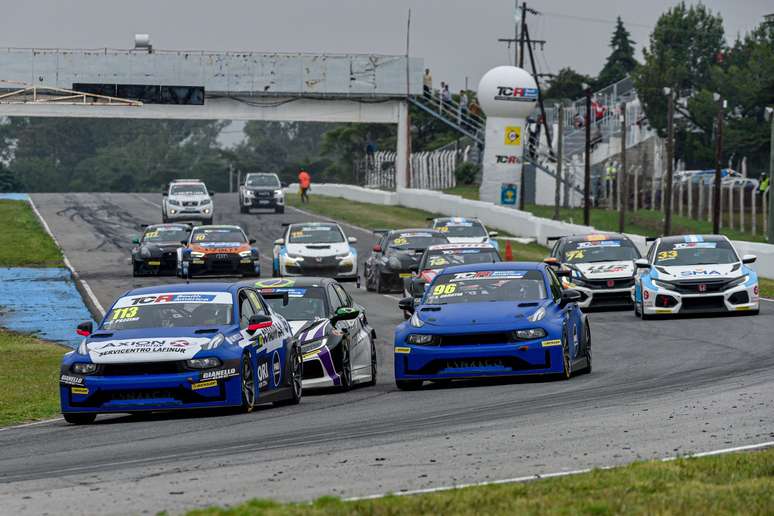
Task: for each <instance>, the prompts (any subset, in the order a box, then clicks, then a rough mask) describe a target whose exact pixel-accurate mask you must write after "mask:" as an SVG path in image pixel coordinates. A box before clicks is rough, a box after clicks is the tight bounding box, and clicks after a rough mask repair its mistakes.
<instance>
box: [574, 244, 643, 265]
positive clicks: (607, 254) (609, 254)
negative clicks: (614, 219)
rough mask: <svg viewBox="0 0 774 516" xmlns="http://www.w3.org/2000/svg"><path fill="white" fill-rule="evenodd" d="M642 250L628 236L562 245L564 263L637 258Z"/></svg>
mask: <svg viewBox="0 0 774 516" xmlns="http://www.w3.org/2000/svg"><path fill="white" fill-rule="evenodd" d="M639 257H640V252H639V251H638V250H637V248H636V247H635V246H634V244H633V243H632V242H631V240H629V239H628V238H623V239H610V240H608V239H604V238H601V239H593V240H582V241H579V242H567V243H566V244H564V246H563V247H562V257H561V260H562V262H564V263H595V262H617V261H625V260H636V259H637V258H639Z"/></svg>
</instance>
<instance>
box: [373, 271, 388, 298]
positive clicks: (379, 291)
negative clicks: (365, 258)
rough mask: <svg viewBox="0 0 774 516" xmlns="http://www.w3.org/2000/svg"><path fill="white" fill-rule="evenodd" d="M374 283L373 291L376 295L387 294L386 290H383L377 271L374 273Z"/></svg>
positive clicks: (379, 274) (380, 277) (380, 275)
mask: <svg viewBox="0 0 774 516" xmlns="http://www.w3.org/2000/svg"><path fill="white" fill-rule="evenodd" d="M374 283H375V285H374V290H375V291H376V293H377V294H384V293H385V292H387V289H385V288H384V286H383V285H382V274H381V273H380V272H379V271H376V279H375V280H374Z"/></svg>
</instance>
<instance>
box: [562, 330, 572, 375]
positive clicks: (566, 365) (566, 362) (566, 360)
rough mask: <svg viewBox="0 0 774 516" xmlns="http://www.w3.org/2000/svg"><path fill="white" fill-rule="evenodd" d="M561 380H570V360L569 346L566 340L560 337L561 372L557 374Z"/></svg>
mask: <svg viewBox="0 0 774 516" xmlns="http://www.w3.org/2000/svg"><path fill="white" fill-rule="evenodd" d="M559 378H560V379H561V380H569V379H570V378H572V360H571V359H570V345H569V343H568V340H567V338H566V337H565V336H564V335H563V336H562V372H561V373H559Z"/></svg>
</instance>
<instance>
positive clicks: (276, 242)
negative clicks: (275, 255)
mask: <svg viewBox="0 0 774 516" xmlns="http://www.w3.org/2000/svg"><path fill="white" fill-rule="evenodd" d="M274 245H285V239H284V238H278V239H277V240H275V241H274Z"/></svg>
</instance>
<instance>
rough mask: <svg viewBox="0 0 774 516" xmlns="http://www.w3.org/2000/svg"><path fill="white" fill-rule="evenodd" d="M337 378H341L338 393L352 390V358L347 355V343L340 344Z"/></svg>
mask: <svg viewBox="0 0 774 516" xmlns="http://www.w3.org/2000/svg"><path fill="white" fill-rule="evenodd" d="M339 378H341V386H339V390H340V391H344V392H346V391H348V390H350V389H352V357H351V355H350V353H349V344H347V342H346V341H345V342H342V343H341V371H340V372H339Z"/></svg>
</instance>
